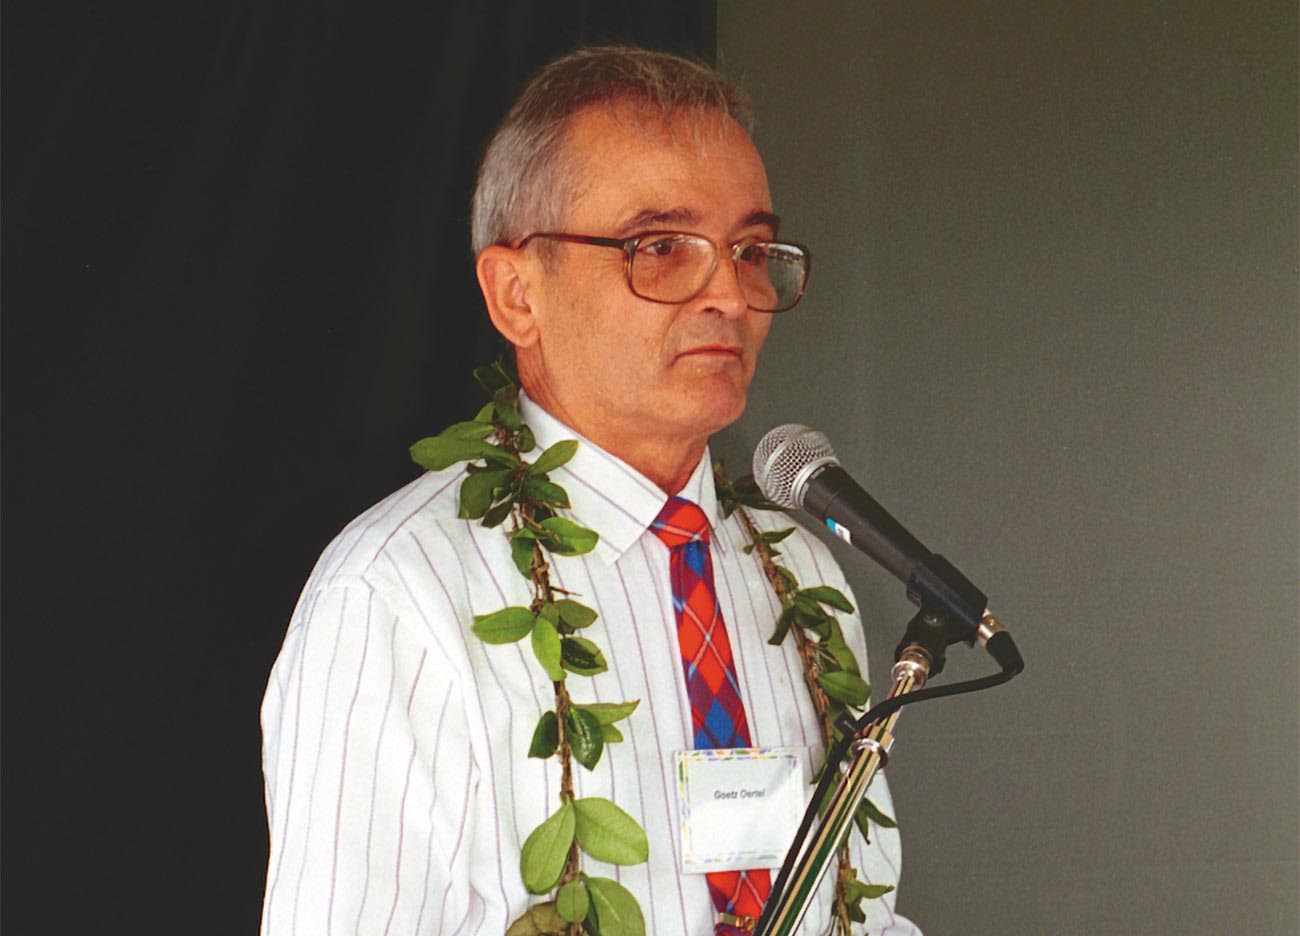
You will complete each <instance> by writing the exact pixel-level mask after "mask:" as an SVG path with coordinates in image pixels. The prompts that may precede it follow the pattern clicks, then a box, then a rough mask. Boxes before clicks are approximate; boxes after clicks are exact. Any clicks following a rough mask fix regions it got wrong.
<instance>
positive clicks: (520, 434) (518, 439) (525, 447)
mask: <svg viewBox="0 0 1300 936" xmlns="http://www.w3.org/2000/svg"><path fill="white" fill-rule="evenodd" d="M515 447H516V448H517V449H518V450H519V451H521V452H531V451H532V450H533V449H535V448H537V439H535V438H534V437H533V430H531V429H529V428H528V427H527V426H520V427H519V431H517V432H516V433H515Z"/></svg>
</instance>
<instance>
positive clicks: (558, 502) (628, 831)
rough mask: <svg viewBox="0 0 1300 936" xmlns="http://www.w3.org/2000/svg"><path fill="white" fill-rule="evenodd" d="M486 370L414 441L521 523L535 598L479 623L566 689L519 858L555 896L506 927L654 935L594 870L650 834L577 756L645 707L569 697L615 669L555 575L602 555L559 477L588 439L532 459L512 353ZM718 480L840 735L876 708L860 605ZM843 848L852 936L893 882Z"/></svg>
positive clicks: (640, 848)
mask: <svg viewBox="0 0 1300 936" xmlns="http://www.w3.org/2000/svg"><path fill="white" fill-rule="evenodd" d="M474 377H475V379H477V380H478V382H479V384H480V385H481V386H482V387H483V388H484V390H486V391H487V393H488V394H489V396H490V397H491V402H489V403H487V404H486V405H485V406H484V407H483V408H482V409H481V410H479V412H478V414H477V415H476V416H475V417H474V419H473V420H471V421H469V422H459V423H454V424H453V425H451V426H448V427H447V428H446V429H444V430H443V431H442V432H441V433H439V434H438V435H436V436H431V437H429V438H425V439H421V440H420V441H418V442H416V443H415V444H414V445H412V446H411V457H412V458H413V459H414V460H415V461H416V463H418V464H419V465H420V466H421V467H423V468H426V469H428V470H430V471H440V470H442V469H444V468H447V467H449V466H451V465H453V464H456V463H457V462H469V465H468V466H467V470H468V474H467V476H466V478H465V480H464V481H463V482H462V483H461V487H460V512H459V516H461V517H462V518H464V519H467V520H480V521H481V522H482V523H483V525H484V526H485V527H489V528H491V527H499V526H503V525H505V524H506V521H507V520H508V521H510V522H509V525H508V528H507V534H506V535H507V536H508V538H509V540H510V554H511V557H512V558H513V560H514V563H515V566H516V567H517V568H518V570H519V573H520V574H521V575H522V576H523V577H524V578H526V579H527V580H528V581H529V582H530V583H531V585H532V590H533V600H532V601H531V602H530V603H529V605H528V606H527V607H509V608H502V609H501V610H499V611H494V612H492V613H490V614H480V615H476V616H475V618H474V623H473V627H472V629H473V631H474V633H475V634H476V635H477V636H478V638H479V639H480V640H482V641H483V642H485V643H488V644H509V643H516V642H518V641H521V640H523V639H524V638H525V637H527V638H529V640H530V642H531V644H532V648H533V654H534V656H535V657H536V658H537V662H538V665H539V666H541V668H542V669H543V670H544V671H545V673H546V675H547V678H548V679H550V680H551V684H552V687H553V688H554V692H555V708H554V709H552V710H550V711H547V712H544V713H543V714H542V716H541V718H540V719H539V720H538V722H537V727H536V728H535V729H534V731H533V736H532V740H531V742H530V744H529V747H528V756H529V757H537V758H542V759H546V758H550V757H556V758H558V760H559V762H560V802H559V806H558V808H557V809H556V810H555V812H553V813H551V815H550V816H549V817H547V818H546V819H545V820H544V821H543V822H542V824H541V825H539V826H538V827H537V828H536V829H534V830H533V831H532V832H531V833H530V834H529V835H528V838H527V839H526V840H525V841H524V846H523V850H522V852H521V855H520V861H519V871H520V875H521V877H522V879H523V883H524V886H525V887H526V888H527V889H528V891H529V893H532V894H538V895H542V896H546V897H548V899H547V900H544V901H542V902H540V903H537V904H534V905H532V906H530V907H529V908H528V909H527V910H526V911H525V912H524V913H523V915H522V916H520V917H519V918H518V919H516V920H515V921H514V922H512V923H511V924H510V927H509V928H508V929H507V930H506V934H505V936H583V934H584V933H585V934H589V936H645V918H644V916H643V915H642V913H641V908H640V906H639V905H638V903H637V900H636V898H635V897H633V896H632V894H631V893H630V892H629V891H628V890H627V889H626V888H625V887H623V886H622V885H621V884H619V883H618V882H616V881H613V880H610V879H609V878H600V877H592V876H589V875H587V874H585V873H583V871H582V855H583V854H584V853H585V854H588V855H590V856H591V857H592V858H595V859H596V860H598V861H606V862H609V863H611V864H617V865H635V864H641V863H643V862H644V861H645V860H646V859H647V857H648V854H649V843H648V841H647V839H646V834H645V830H644V829H642V828H641V826H640V825H639V824H638V823H637V822H636V820H635V819H633V818H632V817H631V816H630V815H628V814H627V813H626V812H624V811H623V810H622V809H620V808H619V807H618V806H616V805H615V804H614V803H612V802H610V801H609V800H607V799H603V798H601V797H595V796H590V797H583V798H582V799H578V798H576V797H575V796H574V792H573V762H574V761H575V760H576V761H577V762H578V763H579V764H580V765H582V766H583V767H584V768H586V769H587V770H592V769H594V768H595V766H596V765H597V764H598V763H599V762H600V758H601V755H602V754H603V752H604V749H605V745H606V744H616V743H618V742H620V741H622V740H623V734H622V732H621V731H620V730H619V728H618V727H617V723H618V722H620V721H622V720H624V719H626V718H628V717H629V716H630V715H632V713H633V712H634V711H635V710H636V707H637V705H638V701H632V702H615V703H611V702H599V703H590V704H579V703H576V702H574V701H573V700H572V699H571V698H570V696H569V691H568V678H569V676H570V675H577V676H588V677H590V676H595V675H596V674H598V673H603V672H604V671H605V670H606V669H607V664H606V662H605V657H604V654H603V653H602V652H601V649H600V647H599V646H598V645H597V644H596V643H595V642H594V641H592V640H591V639H589V638H587V637H584V636H581V635H580V634H579V632H580V631H583V630H584V629H586V628H588V627H590V626H591V625H592V624H593V623H594V622H595V621H596V618H597V614H596V612H595V610H593V609H592V608H589V607H587V606H586V605H584V604H582V603H581V602H578V601H576V600H574V599H573V598H572V597H570V596H569V594H568V593H567V592H565V591H564V590H563V589H560V588H557V587H556V586H554V585H552V584H551V580H550V562H551V561H552V560H551V558H550V557H555V556H576V555H581V554H583V553H586V552H590V551H591V550H592V549H594V548H595V546H596V542H597V539H598V537H597V534H596V532H595V531H594V530H589V529H587V528H586V527H583V526H581V525H579V524H577V523H575V522H574V521H572V520H570V519H569V518H567V517H564V516H561V515H560V514H559V513H558V511H561V510H565V509H567V508H568V507H569V496H568V494H567V493H566V492H565V491H564V489H563V488H562V487H560V486H559V485H557V484H556V483H555V482H553V481H551V480H550V478H549V477H548V475H549V473H550V472H551V471H554V470H555V469H556V468H559V467H560V466H561V465H563V464H565V463H566V462H568V461H569V459H571V458H572V457H573V455H574V453H575V452H576V451H577V448H578V443H577V441H575V440H566V441H563V442H557V443H556V444H555V445H552V446H550V447H549V448H547V449H546V450H545V451H543V452H542V453H541V454H540V455H538V456H537V457H536V458H535V459H533V460H532V461H531V462H529V461H526V460H525V459H524V458H523V457H522V456H524V455H526V454H528V453H530V452H532V451H533V450H534V449H536V448H537V442H536V440H535V439H534V438H533V434H532V431H531V430H530V429H529V428H528V426H526V425H525V424H524V422H523V419H522V418H521V416H520V413H519V386H518V379H517V377H516V376H515V374H514V373H513V372H512V370H511V369H510V368H509V367H508V365H506V363H505V362H504V361H502V360H500V359H498V360H497V361H496V362H494V363H493V364H491V365H489V366H486V367H480V368H478V369H476V370H475V371H474ZM714 481H715V484H716V487H717V490H718V498H719V502H720V504H721V506H722V509H723V514H724V516H730V515H731V514H732V513H737V514H738V516H739V519H740V522H741V524H742V526H743V527H744V529H745V532H746V534H747V535H748V537H749V540H750V544H749V545H748V546H747V547H746V548H745V552H747V553H757V555H758V557H759V560H760V562H761V563H762V566H763V571H764V573H765V574H766V576H767V578H768V580H769V581H770V582H771V583H772V587H773V589H774V590H775V592H776V594H777V596H778V598H779V599H780V601H781V607H782V612H781V615H780V617H779V618H778V619H777V622H776V629H775V631H774V632H773V634H772V636H771V638H770V639H769V640H768V642H769V643H771V644H773V645H779V644H781V643H783V642H784V641H785V640H786V639H787V637H788V636H789V635H790V634H791V633H793V634H794V639H795V643H796V646H797V648H798V650H799V655H800V658H801V659H802V661H803V667H804V681H805V683H806V684H807V686H808V691H809V693H810V694H811V696H812V701H813V705H814V707H815V709H816V711H817V715H818V718H819V720H820V722H821V726H822V738H823V741H824V742H825V743H826V746H827V747H828V748H829V746H830V744H831V742H832V741H833V740H834V737H835V734H834V733H835V730H836V729H835V727H834V720H835V718H836V716H837V715H839V714H841V713H842V712H844V711H845V710H846V709H847V708H848V707H854V708H856V707H860V706H863V705H865V704H866V702H867V698H868V696H869V694H870V691H871V690H870V687H869V686H868V685H867V684H866V682H865V681H864V680H863V679H862V674H861V671H860V670H859V668H858V664H857V661H856V660H855V659H854V656H853V653H852V651H851V650H850V649H849V647H848V645H847V644H846V643H845V641H844V635H843V632H842V631H841V630H840V625H839V622H838V620H837V619H836V617H835V615H834V614H833V613H831V610H833V611H844V612H852V610H853V606H852V605H851V604H850V603H849V602H848V600H847V599H846V598H845V597H844V595H842V594H841V593H840V592H838V591H836V590H835V589H833V588H829V587H827V586H825V585H817V586H813V587H809V588H800V587H799V583H798V581H797V580H796V579H795V576H794V574H793V573H792V572H790V570H788V569H786V568H785V567H784V566H781V565H779V564H777V562H776V557H777V556H779V555H780V552H779V550H778V549H777V544H778V543H780V542H781V541H782V540H783V539H785V537H787V536H789V535H790V533H792V532H793V531H794V528H793V527H791V528H790V529H786V530H778V531H774V532H768V533H764V532H760V531H759V530H758V528H757V527H756V526H755V525H754V522H753V520H752V519H751V518H750V516H749V514H748V513H747V512H746V510H745V508H750V509H756V510H776V509H780V508H778V507H776V506H775V505H774V504H771V503H770V502H768V501H767V500H766V499H765V498H763V496H762V495H761V494H760V493H759V491H758V488H757V486H756V485H755V484H754V482H753V479H752V478H742V479H740V480H738V481H736V482H734V483H733V482H731V481H729V480H728V479H727V477H726V475H725V474H724V473H723V471H722V466H721V464H719V465H717V466H716V467H715V468H714ZM827 609H831V610H827ZM854 818H855V820H856V822H857V825H858V828H859V829H860V830H861V832H862V834H863V835H864V836H867V835H868V832H869V825H870V823H872V822H874V823H876V824H877V825H882V826H890V827H892V826H893V825H894V823H893V820H892V819H890V818H889V817H887V816H885V815H884V814H883V813H881V812H880V811H879V810H878V809H876V808H875V807H874V806H872V805H871V804H870V803H869V802H866V801H864V802H863V805H862V807H861V808H860V809H859V810H858V813H857V815H856V816H855V817H854ZM838 859H839V873H838V875H837V879H836V895H835V906H834V927H833V931H834V932H835V933H837V934H840V936H848V934H849V933H850V924H851V922H852V921H856V922H863V921H865V919H866V915H865V913H864V911H863V910H862V907H861V902H862V901H863V900H866V899H874V898H877V897H880V896H882V895H883V894H886V893H888V892H889V891H890V890H892V888H891V887H889V886H887V885H869V884H864V883H862V882H861V881H859V880H858V879H857V873H856V871H855V870H854V869H853V868H852V867H851V865H850V864H849V853H848V847H847V846H845V847H844V848H842V849H841V850H840V852H839V855H838Z"/></svg>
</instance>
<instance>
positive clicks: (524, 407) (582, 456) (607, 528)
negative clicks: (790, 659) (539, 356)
mask: <svg viewBox="0 0 1300 936" xmlns="http://www.w3.org/2000/svg"><path fill="white" fill-rule="evenodd" d="M519 410H520V413H521V415H522V416H523V418H524V422H526V423H527V424H528V428H529V429H531V430H532V432H533V437H534V438H535V439H536V440H537V445H538V449H537V451H535V452H529V453H527V454H526V455H525V458H528V457H529V456H531V457H533V458H536V457H537V455H540V454H541V453H542V452H543V451H545V450H546V449H547V448H549V447H550V446H552V445H554V444H555V443H556V442H561V441H563V440H565V439H577V440H578V450H577V452H576V453H575V454H574V456H573V458H572V459H571V460H570V461H569V462H568V463H567V464H565V465H562V466H561V467H559V468H557V469H555V470H554V471H552V472H551V477H552V479H553V480H554V481H555V483H556V484H559V485H560V486H561V487H563V488H564V489H565V491H567V492H568V495H569V503H570V505H571V507H570V509H569V511H568V513H569V514H570V515H571V516H572V517H573V519H574V520H576V521H577V522H578V523H581V524H582V525H583V526H585V527H590V528H591V529H593V530H595V531H596V532H597V533H599V534H600V542H599V543H597V544H596V548H595V550H594V551H593V555H594V556H596V557H598V558H600V559H601V560H602V561H604V562H606V563H613V562H615V561H617V560H618V558H619V557H620V556H622V555H623V553H625V552H626V551H627V550H628V549H629V548H630V547H631V546H632V545H633V544H634V543H635V542H636V541H637V540H638V539H640V537H641V535H642V534H643V533H645V531H646V530H647V529H649V527H650V524H651V523H652V522H653V521H654V519H655V518H656V517H657V516H659V511H660V510H662V509H663V506H664V504H665V503H667V501H668V495H667V494H665V493H664V492H663V490H662V489H660V487H659V486H658V485H657V484H655V483H654V482H653V481H651V480H650V479H649V478H647V477H646V476H645V475H643V474H641V472H639V471H637V470H636V469H635V468H633V467H632V466H631V465H629V464H627V462H624V461H622V460H621V459H619V458H616V457H615V456H613V455H611V454H610V453H609V452H606V451H605V450H604V449H602V448H601V447H600V446H599V445H597V444H596V443H594V442H592V441H590V440H589V439H587V438H585V437H583V436H582V434H581V433H579V432H577V431H575V430H573V429H570V428H569V427H568V426H566V425H565V424H564V423H562V422H560V421H559V420H558V419H556V418H555V417H554V416H552V415H551V414H550V413H548V412H547V411H546V410H544V409H542V408H541V407H540V406H538V405H537V404H536V403H534V402H533V401H532V400H531V399H529V397H528V395H527V394H526V393H524V392H523V391H520V393H519ZM712 464H713V463H712V460H711V459H710V458H709V450H708V447H707V446H706V447H705V449H704V454H703V456H702V457H701V458H700V463H699V464H698V465H696V466H695V471H694V472H692V473H691V477H690V479H689V480H688V481H687V482H686V485H685V486H684V487H683V488H682V489H681V491H680V492H678V496H679V497H684V498H686V499H687V500H689V501H694V502H695V503H696V504H698V505H699V507H700V509H701V510H703V511H704V516H706V517H708V519H709V526H710V527H712V528H713V529H714V530H715V531H716V529H717V525H718V520H719V518H718V497H717V492H716V490H715V489H714V486H713V473H712V471H711V470H710V467H711V465H712ZM711 539H712V542H713V543H714V544H715V548H718V549H722V550H724V551H725V549H726V544H725V543H724V542H723V539H724V538H723V537H719V536H716V535H715V536H713V537H712V538H711Z"/></svg>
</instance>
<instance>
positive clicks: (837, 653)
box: [826, 646, 862, 676]
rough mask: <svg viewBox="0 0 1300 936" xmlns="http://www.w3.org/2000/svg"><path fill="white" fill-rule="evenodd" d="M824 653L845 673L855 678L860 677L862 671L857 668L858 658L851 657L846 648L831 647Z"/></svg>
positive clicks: (851, 652)
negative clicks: (851, 674)
mask: <svg viewBox="0 0 1300 936" xmlns="http://www.w3.org/2000/svg"><path fill="white" fill-rule="evenodd" d="M826 652H827V653H829V654H830V655H831V659H833V660H834V661H835V665H836V666H838V667H839V668H840V669H842V670H843V671H844V672H846V673H853V674H854V675H856V676H861V675H862V670H860V669H859V668H858V658H857V657H855V656H854V655H853V651H852V650H850V649H849V648H848V647H842V646H831V647H827V648H826Z"/></svg>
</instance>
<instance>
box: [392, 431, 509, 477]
mask: <svg viewBox="0 0 1300 936" xmlns="http://www.w3.org/2000/svg"><path fill="white" fill-rule="evenodd" d="M411 458H413V459H415V462H416V464H418V465H419V466H420V467H422V468H426V469H428V470H429V471H441V470H442V469H444V468H446V467H447V466H448V465H454V464H455V463H456V462H462V461H470V460H472V459H475V458H482V459H484V460H486V461H489V462H493V463H495V464H500V465H502V466H503V467H508V468H518V467H519V465H520V461H519V459H518V458H516V457H515V456H514V455H511V454H510V453H509V452H507V451H506V450H505V449H500V448H497V447H496V446H495V445H492V444H491V443H489V442H480V441H478V440H476V439H456V438H450V437H448V436H431V437H429V438H427V439H421V440H420V441H419V442H416V443H415V444H414V445H412V446H411Z"/></svg>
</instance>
